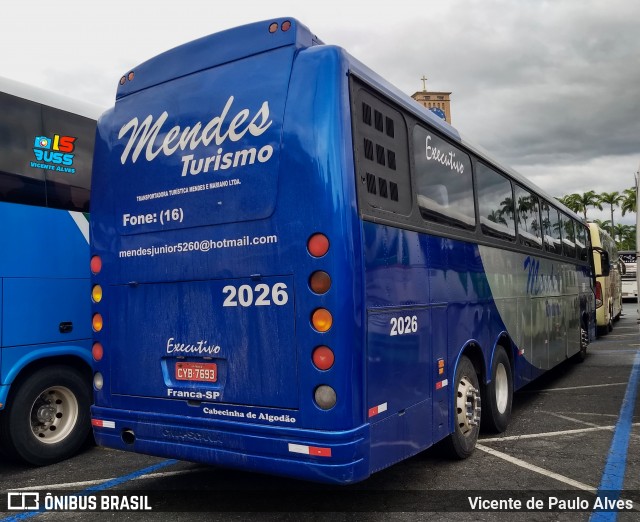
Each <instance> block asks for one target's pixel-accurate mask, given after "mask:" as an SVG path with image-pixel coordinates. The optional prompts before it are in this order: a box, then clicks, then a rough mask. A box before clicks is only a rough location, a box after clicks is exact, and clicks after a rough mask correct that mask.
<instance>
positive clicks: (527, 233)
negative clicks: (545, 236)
mask: <svg viewBox="0 0 640 522" xmlns="http://www.w3.org/2000/svg"><path fill="white" fill-rule="evenodd" d="M515 203H516V215H517V218H518V238H519V242H520V244H521V245H526V246H530V247H534V248H542V230H541V226H540V212H539V205H538V196H536V195H535V194H531V192H529V191H528V190H525V189H524V188H522V187H520V186H516V197H515Z"/></svg>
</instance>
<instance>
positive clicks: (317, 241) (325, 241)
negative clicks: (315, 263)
mask: <svg viewBox="0 0 640 522" xmlns="http://www.w3.org/2000/svg"><path fill="white" fill-rule="evenodd" d="M307 250H308V251H309V253H310V254H311V255H312V256H313V257H322V256H323V255H325V254H326V253H327V252H328V251H329V238H327V236H325V235H324V234H313V235H312V236H311V237H310V238H309V241H307Z"/></svg>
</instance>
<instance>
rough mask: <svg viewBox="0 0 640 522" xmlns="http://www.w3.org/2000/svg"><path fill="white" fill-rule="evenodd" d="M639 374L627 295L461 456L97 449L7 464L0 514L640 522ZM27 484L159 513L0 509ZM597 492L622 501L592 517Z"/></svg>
mask: <svg viewBox="0 0 640 522" xmlns="http://www.w3.org/2000/svg"><path fill="white" fill-rule="evenodd" d="M638 374H640V335H639V328H638V324H637V312H636V303H625V309H624V315H623V317H622V318H621V320H620V321H618V322H617V323H615V326H614V330H613V332H611V333H609V334H608V335H606V336H603V337H601V338H599V339H598V340H597V341H595V342H594V343H592V344H591V345H590V347H589V354H588V357H587V359H586V360H585V361H584V362H583V363H578V362H576V361H573V360H569V361H566V362H565V363H563V364H562V365H560V366H559V367H557V368H555V369H554V370H552V371H550V372H548V373H547V374H546V375H545V376H543V377H542V378H540V379H538V380H537V381H535V382H534V383H532V384H531V385H529V386H528V387H526V388H525V389H523V390H521V391H519V392H518V393H516V395H515V397H514V403H513V418H512V421H511V424H510V425H509V427H508V429H507V431H506V432H504V433H502V434H500V435H492V436H487V435H481V440H480V441H479V443H478V446H477V448H476V451H475V453H474V454H473V455H472V456H471V457H470V458H468V459H466V460H464V461H451V460H449V459H448V458H447V457H445V456H444V454H443V451H442V448H441V447H440V446H439V445H436V446H434V447H432V448H430V449H428V450H426V451H424V452H422V453H420V454H419V455H417V456H415V457H413V458H411V459H408V460H406V461H403V462H400V463H398V464H396V465H394V466H392V467H390V468H388V469H386V470H383V471H381V472H378V473H376V474H374V475H373V476H372V477H370V478H369V479H368V480H366V481H364V482H361V483H359V484H355V485H353V486H348V487H344V486H342V487H340V486H327V485H320V484H313V483H308V482H303V481H296V480H291V479H285V478H279V477H272V476H266V475H260V474H252V473H245V472H239V471H234V470H226V469H220V468H214V467H207V466H203V465H199V464H193V463H188V462H181V461H170V460H166V459H159V458H155V457H148V456H144V455H136V454H131V453H122V452H118V451H114V450H108V449H105V448H100V447H96V446H90V447H88V448H87V449H86V450H85V451H84V452H82V453H81V454H80V455H78V456H76V457H75V458H73V459H70V460H68V461H65V462H63V463H60V464H57V465H54V466H49V467H46V468H32V467H27V466H21V465H16V464H8V463H6V462H5V463H3V462H0V520H8V521H13V520H27V519H29V518H34V519H36V520H300V519H305V520H308V519H313V520H332V521H333V520H352V519H358V520H445V521H446V520H456V521H459V520H561V521H565V520H567V521H569V520H571V521H573V520H576V521H587V520H594V521H595V520H619V521H631V520H634V521H635V520H640V407H639V406H638V405H639V403H640V389H639V388H640V384H639V381H640V378H639V377H640V376H639V375H638ZM27 489H31V490H32V491H38V492H40V494H41V495H42V496H44V495H45V494H46V492H50V493H52V494H54V495H56V496H57V497H58V498H61V497H63V493H65V494H71V495H72V496H74V497H76V499H77V496H76V495H75V494H76V493H82V495H83V496H84V497H87V498H89V497H92V496H95V495H98V496H99V495H104V494H110V493H113V492H117V493H125V494H126V495H128V499H129V500H130V502H132V503H133V502H134V501H135V496H136V495H142V496H143V497H145V496H146V497H147V502H148V503H149V504H150V506H151V508H152V511H145V512H101V513H99V512H92V513H88V512H62V513H60V512H58V513H38V512H33V511H25V512H21V511H13V510H12V511H10V512H9V511H2V509H7V503H8V492H12V493H23V492H26V490H27ZM598 492H600V496H601V500H600V502H617V503H618V504H617V505H618V506H619V507H620V509H618V510H617V512H616V510H613V511H608V512H605V513H600V514H595V515H593V514H592V512H593V504H594V502H595V498H596V496H597V493H598ZM126 495H125V496H126ZM15 499H16V497H14V498H13V499H12V501H15ZM140 500H141V501H142V502H144V498H142V499H140ZM76 501H77V500H76ZM85 501H86V500H85ZM518 501H519V502H520V505H518V504H517V502H518ZM43 502H44V501H43ZM96 502H100V499H99V498H97V499H96ZM491 502H493V504H492V503H491ZM472 505H473V506H474V507H473V508H472ZM609 505H610V504H609ZM499 508H504V509H503V510H502V511H501V510H500V509H499ZM193 510H196V511H193Z"/></svg>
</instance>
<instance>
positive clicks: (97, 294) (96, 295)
mask: <svg viewBox="0 0 640 522" xmlns="http://www.w3.org/2000/svg"><path fill="white" fill-rule="evenodd" d="M91 299H92V300H93V302H94V303H99V302H100V301H102V287H101V286H100V285H93V288H92V289H91Z"/></svg>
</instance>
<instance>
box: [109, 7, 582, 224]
mask: <svg viewBox="0 0 640 522" xmlns="http://www.w3.org/2000/svg"><path fill="white" fill-rule="evenodd" d="M287 24H288V25H287ZM271 28H275V30H273V31H272V30H271ZM285 28H286V29H285ZM322 44H323V42H322V41H321V40H320V39H319V38H318V37H317V36H315V35H314V34H313V33H311V31H310V30H309V29H308V28H307V26H305V25H304V24H302V23H301V22H300V21H298V20H296V19H295V18H290V17H282V18H274V19H271V20H263V21H260V22H254V23H251V24H246V25H242V26H239V27H234V28H231V29H227V30H224V31H220V32H218V33H214V34H211V35H208V36H204V37H202V38H199V39H197V40H193V41H191V42H187V43H185V44H182V45H179V46H178V47H175V48H173V49H170V50H168V51H166V52H164V53H162V54H160V55H158V56H155V57H154V58H151V59H150V60H147V61H146V62H143V63H142V64H140V65H138V66H137V67H135V68H134V69H133V70H131V71H130V72H128V73H127V74H126V75H125V76H123V77H122V79H121V80H120V85H118V90H117V93H116V99H119V98H122V97H124V96H127V95H129V94H132V93H134V92H138V91H140V90H143V89H146V88H149V87H152V86H154V85H159V84H161V83H164V82H167V81H169V80H173V79H176V78H180V77H183V76H187V75H189V74H192V73H194V72H197V71H202V70H205V69H208V68H211V67H215V66H217V65H221V64H224V63H229V62H232V61H234V60H239V59H242V58H246V57H249V56H253V55H256V54H259V53H263V52H266V51H269V50H273V49H278V48H281V47H285V46H290V45H292V46H294V47H296V48H298V49H304V48H306V47H311V46H314V45H322ZM212 49H215V51H214V52H212ZM343 53H344V56H345V57H346V59H347V60H348V62H349V72H350V74H354V75H355V76H357V77H358V78H360V79H361V80H363V81H364V82H365V83H368V84H369V85H371V86H372V87H374V88H376V89H377V90H379V91H380V92H382V93H384V94H385V95H387V96H388V97H389V98H390V99H392V100H393V101H394V102H395V103H396V104H398V105H399V106H400V107H402V108H403V109H404V110H406V111H408V112H409V113H412V114H413V115H414V116H416V117H417V118H419V119H420V120H425V121H427V122H429V123H430V124H431V125H432V126H433V127H435V128H436V129H438V130H439V131H440V132H442V133H443V134H445V135H446V136H448V137H449V138H451V139H453V140H454V141H456V142H457V143H459V144H461V145H462V146H463V147H466V148H467V149H469V150H470V151H472V152H473V153H475V154H476V155H477V156H479V157H480V158H481V159H482V160H484V161H486V162H488V163H490V164H492V165H494V166H495V167H497V168H498V169H500V170H502V171H503V172H506V173H508V174H509V175H510V176H511V177H512V178H513V179H514V180H516V181H517V182H518V183H520V184H521V185H522V186H524V187H525V188H527V189H529V190H530V191H531V192H533V193H535V194H537V195H539V196H542V197H543V198H545V199H546V200H548V201H549V202H551V203H553V204H554V205H555V206H556V207H558V208H559V209H561V210H562V211H563V212H565V213H567V214H568V215H570V216H572V217H573V218H574V219H576V220H578V221H580V222H581V223H585V221H584V219H583V218H582V217H580V216H579V215H577V214H576V213H575V212H573V211H572V210H571V209H569V208H567V207H566V206H565V205H563V204H562V203H561V202H560V201H558V200H557V199H556V198H555V196H552V195H550V194H548V193H546V192H545V191H544V190H542V189H541V188H540V187H538V186H537V185H535V184H534V183H532V182H531V181H529V180H528V179H527V178H526V177H524V176H523V175H522V174H520V173H518V172H516V171H515V170H514V169H512V168H510V167H507V166H505V165H503V164H501V163H500V162H499V161H498V160H496V159H495V158H494V157H492V156H491V155H490V154H489V153H488V152H487V151H485V150H484V149H482V148H481V147H479V146H477V145H474V144H472V143H471V142H469V141H468V140H466V139H465V138H464V137H463V136H462V135H461V134H460V133H459V132H458V130H457V129H455V128H454V127H452V126H451V125H449V124H448V123H446V122H445V121H444V120H442V119H440V118H438V117H437V116H435V115H434V114H433V113H432V112H431V111H429V110H427V109H426V108H424V107H423V106H422V105H420V104H419V103H417V102H415V101H414V100H413V99H412V98H411V97H410V96H408V95H407V94H406V93H404V92H402V91H400V90H399V89H398V88H397V87H395V86H394V85H392V84H391V83H389V82H388V81H386V80H385V79H384V78H382V77H381V76H379V75H378V74H377V73H375V72H374V71H373V70H371V69H370V68H369V67H367V66H366V65H364V64H363V63H362V62H360V61H359V60H358V59H356V58H354V57H353V56H352V55H350V54H349V53H348V52H347V51H345V50H343ZM159 63H160V64H161V66H158V64H159ZM130 77H131V78H130Z"/></svg>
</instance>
